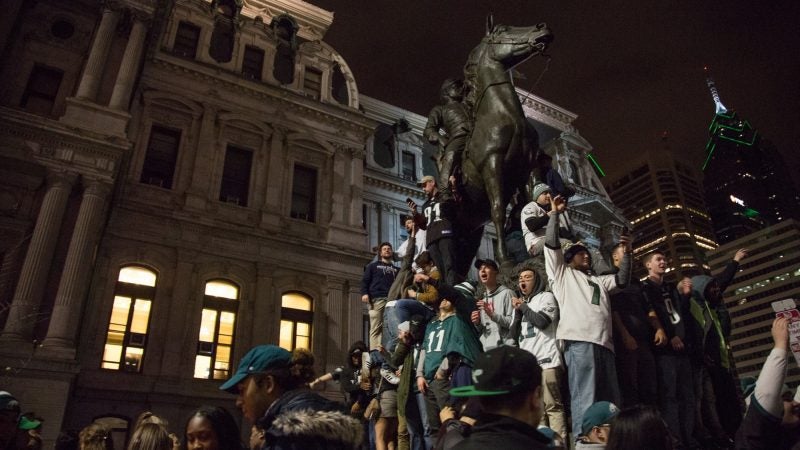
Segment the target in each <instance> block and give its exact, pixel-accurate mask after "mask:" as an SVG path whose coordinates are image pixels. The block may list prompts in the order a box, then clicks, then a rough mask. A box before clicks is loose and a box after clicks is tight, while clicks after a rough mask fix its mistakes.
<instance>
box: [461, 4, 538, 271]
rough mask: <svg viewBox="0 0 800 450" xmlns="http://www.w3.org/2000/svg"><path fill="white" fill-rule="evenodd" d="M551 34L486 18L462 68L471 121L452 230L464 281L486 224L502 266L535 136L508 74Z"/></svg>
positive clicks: (533, 156)
mask: <svg viewBox="0 0 800 450" xmlns="http://www.w3.org/2000/svg"><path fill="white" fill-rule="evenodd" d="M552 40H553V35H552V34H551V32H550V30H549V29H548V28H547V25H545V24H539V25H536V26H532V27H511V26H506V25H494V23H493V20H492V17H491V16H489V18H488V19H487V27H486V36H485V37H484V38H483V39H482V40H481V42H480V44H478V46H477V47H475V48H474V49H473V50H472V52H471V53H470V55H469V58H468V60H467V64H466V65H465V67H464V79H465V80H464V81H465V84H466V86H467V94H466V97H465V99H464V101H465V103H466V105H467V107H468V108H467V110H468V111H470V113H471V116H472V118H473V120H474V122H473V126H472V131H471V134H470V135H469V136H468V138H467V140H466V146H465V148H464V151H463V156H462V163H461V178H462V180H461V182H460V183H459V185H458V192H459V196H460V197H461V205H460V208H459V209H460V213H459V217H458V220H457V226H458V229H457V230H456V235H457V242H458V246H457V248H458V255H457V259H456V264H455V270H456V273H458V274H459V275H461V276H462V277H463V276H466V273H467V272H468V271H469V267H470V264H471V262H472V258H474V256H475V254H476V253H477V250H478V247H479V246H480V241H481V237H482V236H483V228H484V225H486V223H487V222H488V221H489V220H491V221H492V222H493V223H494V225H495V229H496V230H497V245H496V247H495V248H496V257H497V259H498V261H500V262H501V264H503V265H504V266H506V267H508V266H509V265H510V264H512V263H511V261H510V260H509V258H508V257H507V255H506V244H505V236H504V225H505V221H506V206H507V205H508V204H509V201H510V200H511V197H512V195H514V193H515V192H517V190H521V191H523V192H524V191H525V185H526V184H527V183H528V180H529V179H530V174H531V171H532V170H533V169H534V167H535V165H536V156H537V153H538V152H539V137H538V134H537V133H536V130H534V128H533V126H532V125H531V124H530V123H529V122H528V121H527V119H526V118H525V114H524V112H523V110H522V104H521V103H520V100H519V96H518V94H517V91H516V90H515V88H514V83H513V82H512V79H511V69H512V68H513V67H514V66H516V65H518V64H520V63H521V62H523V61H525V60H526V59H528V58H530V57H531V56H534V55H537V54H540V53H542V52H543V51H544V50H545V48H546V47H547V45H548V44H549V43H550V42H552Z"/></svg>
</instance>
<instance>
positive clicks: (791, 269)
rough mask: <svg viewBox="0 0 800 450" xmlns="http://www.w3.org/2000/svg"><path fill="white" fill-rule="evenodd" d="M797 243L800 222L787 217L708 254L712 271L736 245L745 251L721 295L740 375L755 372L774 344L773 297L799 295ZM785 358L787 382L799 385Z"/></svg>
mask: <svg viewBox="0 0 800 450" xmlns="http://www.w3.org/2000/svg"><path fill="white" fill-rule="evenodd" d="M798 242H800V223H799V222H797V221H795V220H791V219H789V220H784V221H782V222H780V223H778V224H776V225H773V226H770V227H767V228H764V229H762V230H758V231H755V232H753V233H751V234H749V235H747V236H744V237H741V238H739V239H736V240H734V241H731V242H728V243H727V244H724V245H720V246H719V248H717V249H716V250H714V251H711V252H709V253H708V255H707V256H708V263H709V264H710V266H711V274H712V276H713V275H718V274H720V273H721V272H722V271H723V270H724V269H725V266H726V265H727V264H728V262H730V260H731V258H733V255H734V254H735V253H736V251H737V250H738V249H740V248H746V249H747V250H748V251H749V254H748V256H747V258H745V259H744V260H743V261H742V263H741V265H740V267H739V272H738V273H737V274H736V278H734V280H733V283H732V284H731V285H730V286H729V287H728V289H727V290H726V291H725V294H724V299H725V305H726V306H727V308H728V311H729V312H730V314H731V319H732V329H733V331H732V333H731V336H730V339H729V340H728V344H729V345H730V348H731V351H732V352H733V358H734V361H735V364H736V370H737V372H738V375H739V376H740V377H746V376H753V377H757V376H758V373H759V372H760V371H761V367H762V366H763V365H764V361H765V360H766V358H767V355H768V354H769V352H770V350H771V349H772V347H773V341H772V334H771V332H770V330H771V327H772V321H773V320H774V319H775V312H774V311H773V309H772V302H775V301H778V300H785V299H794V300H795V302H797V300H798V299H800V247H799V246H798V245H797V243H798ZM789 360H790V362H789V374H788V377H787V379H786V383H787V384H789V385H790V386H792V387H794V386H797V385H798V384H800V368H798V367H797V363H796V361H795V359H794V358H793V357H790V358H789Z"/></svg>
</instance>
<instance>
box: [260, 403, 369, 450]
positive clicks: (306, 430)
mask: <svg viewBox="0 0 800 450" xmlns="http://www.w3.org/2000/svg"><path fill="white" fill-rule="evenodd" d="M258 425H259V426H260V427H261V428H262V429H264V446H263V447H262V450H273V449H274V450H317V449H319V450H323V449H334V450H339V449H341V450H349V449H356V448H360V446H361V442H362V441H363V439H364V428H363V426H362V425H361V422H360V421H359V420H358V419H355V418H353V417H350V416H349V415H348V414H347V413H345V412H344V409H343V407H342V404H341V403H337V402H334V401H331V400H328V399H326V398H324V397H321V396H320V395H318V394H316V393H314V392H311V391H309V390H305V389H297V390H294V391H289V392H286V393H284V394H283V395H281V397H280V398H279V399H278V400H276V401H275V403H273V404H272V406H270V407H269V409H268V410H267V412H266V414H265V415H264V417H262V418H261V419H259V420H258Z"/></svg>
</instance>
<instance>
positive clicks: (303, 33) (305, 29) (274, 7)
mask: <svg viewBox="0 0 800 450" xmlns="http://www.w3.org/2000/svg"><path fill="white" fill-rule="evenodd" d="M281 14H288V15H290V16H291V17H292V18H293V19H295V21H297V24H298V25H299V26H300V29H299V30H298V31H297V35H298V36H300V37H301V38H303V39H307V40H309V41H317V40H321V39H322V38H323V37H324V36H325V33H327V32H328V27H330V26H331V23H333V13H332V12H330V11H326V10H324V9H322V8H320V7H318V6H314V5H312V4H311V3H307V2H303V1H291V0H244V4H243V5H242V12H241V15H242V16H244V17H248V18H250V19H255V18H256V17H261V18H262V20H263V21H264V23H265V24H269V23H270V22H272V19H273V18H275V17H277V16H280V15H281Z"/></svg>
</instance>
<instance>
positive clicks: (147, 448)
mask: <svg viewBox="0 0 800 450" xmlns="http://www.w3.org/2000/svg"><path fill="white" fill-rule="evenodd" d="M128 450H172V438H171V437H170V436H169V432H168V431H167V429H166V428H164V426H163V425H161V424H160V423H143V424H142V425H141V426H139V428H137V429H135V430H133V436H131V442H130V443H129V444H128Z"/></svg>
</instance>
